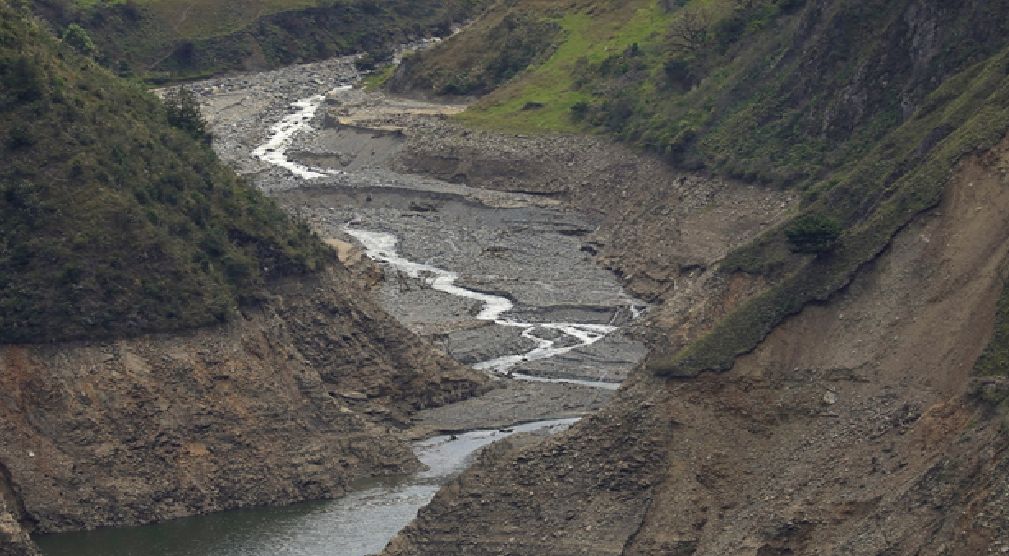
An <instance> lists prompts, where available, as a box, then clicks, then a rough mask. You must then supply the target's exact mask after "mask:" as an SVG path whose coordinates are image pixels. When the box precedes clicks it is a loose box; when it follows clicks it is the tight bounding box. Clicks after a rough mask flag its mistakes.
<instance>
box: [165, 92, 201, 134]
mask: <svg viewBox="0 0 1009 556" xmlns="http://www.w3.org/2000/svg"><path fill="white" fill-rule="evenodd" d="M164 104H165V112H166V114H167V116H168V123H169V124H171V125H172V126H174V127H177V128H179V129H181V130H182V131H185V132H186V133H188V134H189V135H191V136H192V137H193V138H194V139H196V140H198V141H203V142H204V143H208V144H209V143H210V140H211V137H210V133H208V132H207V122H206V121H205V120H204V119H203V114H201V113H200V103H199V102H198V101H197V100H196V95H194V94H193V92H192V91H190V90H189V89H186V88H184V87H177V88H175V89H169V90H168V91H167V92H166V93H165V97H164Z"/></svg>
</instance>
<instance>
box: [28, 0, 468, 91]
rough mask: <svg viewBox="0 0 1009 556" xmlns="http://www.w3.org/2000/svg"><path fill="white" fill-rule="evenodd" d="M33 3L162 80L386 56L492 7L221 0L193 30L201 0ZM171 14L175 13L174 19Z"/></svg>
mask: <svg viewBox="0 0 1009 556" xmlns="http://www.w3.org/2000/svg"><path fill="white" fill-rule="evenodd" d="M32 2H33V4H34V8H35V10H36V12H37V13H38V14H40V15H41V16H42V17H44V18H45V19H47V20H48V21H50V22H51V23H52V24H54V25H56V26H58V27H61V28H65V27H68V26H69V25H73V24H76V25H79V26H80V27H82V28H83V29H85V30H86V31H87V32H88V33H89V34H90V36H91V37H92V38H93V40H94V42H95V44H97V47H98V50H99V51H100V52H101V55H100V57H99V61H100V62H101V63H102V64H104V65H105V66H106V67H109V68H112V69H114V70H116V71H117V72H119V73H120V74H121V75H125V74H134V75H137V76H139V77H142V78H144V79H146V80H149V81H152V82H158V83H163V82H171V81H175V80H179V79H189V78H194V77H201V76H208V75H212V74H216V73H221V72H225V71H234V70H245V69H252V68H267V67H276V66H279V65H284V64H291V63H300V62H307V61H311V60H319V59H324V58H328V57H332V56H338V55H348V54H353V53H357V52H362V51H368V52H375V53H379V52H382V51H384V50H387V49H388V48H389V47H391V46H396V45H399V44H401V43H403V42H407V41H409V40H413V39H417V38H421V37H429V36H445V35H447V34H449V33H450V32H451V26H452V24H453V23H456V22H460V21H463V20H465V19H467V18H470V17H472V16H473V15H475V14H476V13H477V11H478V10H479V9H480V8H481V7H482V6H483V5H485V4H486V0H437V1H417V0H391V1H383V2H378V1H375V0H320V1H319V2H317V3H315V5H311V4H313V3H312V2H296V3H295V5H292V7H291V8H290V9H283V8H279V10H280V11H273V12H270V13H267V14H266V15H263V16H260V17H255V18H250V17H248V9H249V8H248V7H247V6H246V5H245V3H243V2H241V1H240V0H219V1H218V2H217V4H215V5H214V6H213V10H212V11H214V12H215V13H224V14H226V15H225V16H223V17H221V18H220V22H219V24H218V25H217V26H216V29H215V26H214V25H212V24H209V25H208V24H206V22H201V24H199V25H193V28H192V29H190V28H188V27H187V25H191V24H192V20H193V18H195V17H197V16H196V14H198V13H200V12H201V11H203V10H206V9H207V7H205V6H202V5H200V4H199V2H197V3H196V4H193V5H191V6H188V7H185V6H184V5H183V4H180V7H179V9H178V10H174V11H173V10H172V9H170V7H169V8H164V7H163V8H161V9H155V8H157V6H152V5H151V4H154V3H156V2H135V1H133V0H127V1H126V2H97V3H94V4H87V5H85V4H83V3H80V2H78V1H76V0H32ZM165 3H170V0H165ZM183 7H185V10H186V11H191V12H192V13H193V17H192V18H189V19H185V18H183V20H181V22H180V20H178V19H177V18H176V17H177V12H178V11H180V10H182V9H183ZM168 14H174V15H173V16H172V17H171V19H167V17H168ZM228 14H230V15H228ZM166 19H167V20H166ZM375 61H376V62H379V61H380V60H375ZM365 63H367V61H366V62H365Z"/></svg>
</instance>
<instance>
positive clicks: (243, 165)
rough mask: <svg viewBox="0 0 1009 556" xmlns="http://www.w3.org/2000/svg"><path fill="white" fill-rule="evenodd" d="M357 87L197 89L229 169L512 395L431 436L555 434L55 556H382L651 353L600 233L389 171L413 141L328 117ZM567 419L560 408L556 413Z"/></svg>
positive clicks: (79, 544)
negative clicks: (485, 457)
mask: <svg viewBox="0 0 1009 556" xmlns="http://www.w3.org/2000/svg"><path fill="white" fill-rule="evenodd" d="M353 77H354V75H353V66H352V64H350V63H349V62H348V61H346V60H343V61H330V62H325V63H322V64H315V65H310V66H302V67H294V68H284V69H282V70H278V71H275V72H266V73H262V74H255V75H245V76H239V77H235V78H228V79H220V80H214V81H208V82H204V83H197V84H194V85H193V86H192V87H193V89H194V90H195V91H196V92H197V93H198V94H200V95H201V97H202V98H203V99H204V104H205V112H206V114H207V115H208V116H209V119H210V122H211V124H212V130H213V132H214V134H215V148H216V149H217V150H218V152H219V153H220V155H221V156H222V158H224V159H225V160H226V161H228V162H229V163H230V164H231V165H232V166H233V167H235V168H236V169H237V170H238V171H239V172H240V173H242V174H244V175H245V176H246V177H247V178H248V179H249V180H250V181H251V182H252V183H254V184H255V185H256V186H258V187H260V188H261V189H263V190H264V191H267V192H270V193H272V194H274V195H275V196H277V197H278V198H279V200H280V201H281V202H282V203H283V204H284V205H286V206H287V207H289V208H291V209H292V210H294V211H296V212H297V213H299V214H300V215H301V217H302V218H304V219H306V220H308V221H309V222H310V223H311V224H312V226H313V227H314V228H315V229H316V230H317V231H318V232H319V233H320V235H322V236H323V237H324V238H327V239H338V240H343V241H353V242H356V243H357V244H358V245H359V246H360V248H361V249H363V250H364V252H365V254H367V255H368V256H369V257H371V258H373V259H374V260H375V261H377V262H379V263H381V265H382V266H383V268H384V270H385V273H386V280H385V281H384V283H383V285H382V287H381V290H380V292H379V295H380V301H381V302H382V304H383V306H384V308H385V309H386V310H387V311H388V312H390V313H391V314H392V315H394V316H396V317H397V318H398V319H399V320H400V321H401V322H403V323H404V324H405V325H406V326H408V327H410V328H411V329H413V330H414V331H415V332H417V333H418V334H421V335H424V336H427V337H428V338H430V339H431V340H432V341H433V342H434V343H435V344H436V345H439V346H441V347H442V348H443V349H444V350H445V351H446V352H448V353H450V354H451V355H453V356H454V357H456V358H457V359H459V360H460V361H462V362H463V363H466V364H469V365H472V366H473V367H474V368H477V369H482V370H484V371H485V372H488V373H490V374H491V375H493V376H495V377H498V378H500V379H501V381H502V383H503V384H504V385H505V388H501V389H498V390H495V391H494V392H492V393H491V394H489V395H488V396H487V398H488V400H489V401H487V402H483V405H481V400H468V401H466V402H464V403H462V404H458V405H459V406H465V407H466V409H464V410H461V411H455V412H454V414H452V415H449V416H447V417H446V416H445V415H441V414H438V415H436V416H435V417H432V416H431V415H424V416H418V420H424V421H427V423H426V424H427V425H428V426H429V427H432V428H434V429H439V428H440V429H442V430H459V429H470V428H477V427H479V426H492V425H481V423H485V422H496V423H514V422H524V421H527V420H534V419H538V421H536V422H533V423H531V424H524V425H521V426H516V427H514V428H511V427H510V426H509V427H508V428H507V429H503V430H502V429H491V430H484V431H476V432H469V433H465V434H459V435H458V436H439V437H434V438H430V439H428V440H425V441H421V442H418V443H416V444H415V445H414V448H415V451H416V453H417V456H418V458H419V459H420V460H421V461H422V462H423V463H425V464H426V465H428V466H429V469H428V470H427V471H422V472H420V473H418V474H416V475H414V476H412V477H406V478H402V479H400V480H398V481H392V482H383V483H375V482H373V483H370V484H361V485H356V487H357V488H355V490H354V491H353V492H352V493H351V494H349V495H347V496H345V497H343V498H341V499H339V500H333V501H326V502H315V503H308V504H299V505H294V506H291V507H286V508H263V509H254V510H245V511H235V512H224V513H219V514H213V515H208V516H199V517H193V518H188V519H181V520H176V521H172V522H168V523H163V524H156V525H151V526H145V527H136V528H120V529H108V530H101V531H95V532H85V533H74V534H67V535H56V536H50V537H44V538H40V539H39V544H40V546H41V547H42V549H43V552H44V553H45V554H47V555H49V556H69V555H75V556H99V555H101V556H128V555H138V556H139V555H144V556H158V555H164V556H233V555H234V556H238V555H243V556H246V555H249V556H259V555H264V556H265V555H268V554H269V555H297V556H316V555H337V556H363V555H365V554H372V553H375V552H379V551H380V550H381V549H382V548H383V547H384V545H385V544H386V543H387V542H388V541H389V539H391V538H392V537H393V536H394V535H395V533H396V532H397V531H398V530H399V529H400V528H402V527H403V526H404V525H406V524H407V523H408V522H409V521H410V520H411V519H412V518H413V517H414V516H415V515H416V512H417V510H418V509H419V508H420V507H422V506H423V505H425V504H426V503H427V502H428V501H429V500H430V498H431V497H432V496H433V495H434V493H435V492H436V491H437V489H438V488H439V486H440V485H442V484H444V483H445V482H446V481H447V480H448V479H449V478H450V477H451V476H453V475H454V474H456V473H458V472H459V471H461V470H462V469H464V468H465V467H466V465H467V462H468V461H469V459H470V458H471V456H472V454H473V452H474V451H475V450H477V449H479V448H480V447H482V446H485V445H487V444H489V443H491V442H493V441H495V440H497V439H500V438H502V437H504V436H506V435H508V434H511V433H512V432H529V431H537V432H539V433H541V434H552V433H554V432H557V431H559V430H562V429H564V428H567V427H568V426H570V425H571V424H572V423H574V422H575V421H576V420H577V419H561V420H557V419H548V420H543V419H545V418H546V417H547V416H550V417H559V416H562V415H563V416H567V415H572V414H575V415H576V414H579V408H582V410H587V409H589V408H590V407H596V404H598V403H599V401H600V400H601V399H605V396H607V395H609V393H610V390H612V389H614V388H616V387H617V386H618V385H619V382H620V381H621V380H622V379H623V378H624V377H625V376H626V374H627V372H628V371H629V370H630V369H631V368H632V367H633V366H634V365H635V363H636V362H637V361H638V360H640V358H641V357H643V355H644V353H645V349H644V347H643V346H642V345H641V344H639V343H638V342H636V341H635V340H633V339H632V338H631V337H629V336H628V335H627V334H626V333H625V329H626V325H627V324H628V323H630V322H631V321H632V320H633V319H634V318H635V317H636V316H637V315H639V314H640V312H641V311H642V310H643V309H644V306H643V304H641V303H640V302H639V301H637V300H635V299H633V298H631V297H629V296H628V295H626V294H625V293H624V292H623V291H622V289H621V287H620V284H619V282H618V280H617V279H616V277H615V276H613V275H612V274H611V273H609V272H607V271H605V270H603V269H601V268H599V267H598V266H597V265H596V264H595V263H594V262H593V261H592V259H591V257H590V256H589V255H588V254H587V253H586V251H585V250H583V249H582V246H583V241H584V237H585V236H586V235H588V234H590V233H591V231H592V230H593V229H594V228H595V226H596V225H597V223H596V222H594V221H593V220H592V219H591V218H589V217H587V216H585V215H580V214H577V213H573V212H570V211H567V210H565V209H563V208H562V207H560V206H559V204H558V203H556V202H551V201H549V200H544V199H540V198H536V197H533V196H526V195H521V194H510V193H500V192H487V191H482V190H476V189H472V188H469V187H466V186H465V185H461V184H450V183H445V182H438V181H435V180H430V179H424V178H421V177H418V176H411V175H403V174H399V173H396V172H394V171H392V170H391V169H390V168H389V164H387V162H388V161H389V160H392V159H393V158H394V157H395V152H396V149H397V148H399V147H400V146H401V145H399V144H398V141H400V139H396V138H395V137H392V138H390V137H388V136H382V137H380V136H379V135H377V134H372V133H370V132H368V131H364V132H352V131H351V132H347V131H346V130H337V131H334V130H333V129H327V127H326V123H325V122H326V116H325V114H326V112H327V111H330V110H334V107H338V106H340V105H341V104H342V103H343V102H344V100H345V98H344V97H343V96H342V95H360V94H362V93H359V92H357V91H350V90H348V89H347V88H346V86H345V84H346V83H347V82H348V81H349V80H351V79H352V78H353ZM355 133H356V134H355ZM513 385H514V387H513ZM530 389H532V390H530ZM502 392H503V393H502ZM557 399H561V400H562V401H561V402H556V400H557ZM569 399H574V400H579V399H580V400H581V401H580V402H578V403H568V401H567V400H569ZM490 400H492V401H490ZM524 400H531V401H529V402H525V401H524ZM551 402H552V403H554V404H555V405H556V407H546V406H547V405H548V404H549V403H551ZM488 403H492V404H493V405H494V406H495V407H490V406H489V405H488ZM524 403H528V404H531V405H529V406H523V404H524ZM537 404H542V405H543V407H534V405H537ZM498 405H508V407H509V409H508V411H507V412H502V413H501V414H502V415H507V416H508V417H507V418H506V419H507V420H502V419H501V418H500V417H498V418H497V420H494V419H490V420H489V421H488V420H487V418H486V417H487V414H492V413H494V410H495V409H500V408H498V407H497V406H498ZM444 409H445V408H441V409H439V410H434V411H435V412H437V411H442V410H444ZM449 413H452V409H451V408H449ZM481 418H483V420H481ZM432 421H433V422H434V423H436V424H435V425H431V422H432Z"/></svg>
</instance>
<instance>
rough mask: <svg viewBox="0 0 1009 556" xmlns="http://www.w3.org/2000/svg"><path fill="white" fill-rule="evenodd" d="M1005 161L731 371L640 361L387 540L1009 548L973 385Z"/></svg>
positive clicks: (994, 280)
mask: <svg viewBox="0 0 1009 556" xmlns="http://www.w3.org/2000/svg"><path fill="white" fill-rule="evenodd" d="M1007 165H1009V149H1007V146H1006V144H1003V145H1001V146H1000V147H998V148H996V149H994V150H992V151H990V152H988V153H986V154H984V155H981V156H975V157H971V158H969V159H967V160H965V161H964V162H963V163H962V164H961V165H960V166H959V168H958V169H957V171H956V172H955V173H954V176H953V178H952V180H951V182H950V184H949V186H948V188H947V192H946V194H945V196H944V200H943V202H942V204H941V205H940V206H939V207H937V209H935V210H934V211H931V212H929V213H927V214H925V215H922V216H921V217H919V218H917V219H916V220H914V221H913V222H912V223H911V224H909V225H908V226H907V228H906V229H905V230H904V231H903V232H901V233H900V234H899V235H898V236H897V238H895V240H894V242H893V244H892V246H891V247H890V248H889V249H888V250H887V251H886V252H885V253H884V254H882V255H881V256H880V257H879V258H877V259H876V260H875V261H873V262H872V263H871V264H870V265H867V266H866V267H865V268H863V269H862V271H860V272H859V274H858V276H857V277H856V279H855V280H854V281H853V283H852V284H851V285H850V286H849V287H848V288H847V289H845V290H844V291H842V292H840V293H838V294H837V295H836V296H835V297H834V298H832V299H831V300H830V302H829V303H826V304H823V305H817V306H810V307H807V308H806V309H804V310H803V311H802V312H801V313H799V314H798V315H796V316H794V317H792V318H790V319H788V320H786V321H785V322H784V323H783V324H782V325H780V326H779V327H778V328H777V329H776V330H775V331H774V332H772V334H771V335H770V336H769V337H768V338H767V339H766V340H764V341H763V342H762V343H761V344H760V345H759V346H758V347H757V348H756V349H755V350H754V352H753V353H751V354H747V355H744V356H742V357H740V358H738V359H737V361H736V364H735V366H734V367H733V369H732V370H731V371H728V372H725V373H704V374H701V375H700V376H698V377H695V378H691V379H680V380H668V379H660V378H656V377H655V376H652V375H651V374H650V373H639V374H638V375H636V376H634V377H633V378H632V379H631V384H629V385H628V386H627V387H625V388H624V389H623V390H622V391H621V392H620V393H619V394H618V396H617V398H616V399H615V401H614V402H613V403H612V404H611V405H610V406H609V407H607V408H606V409H605V410H604V411H602V412H601V413H600V414H598V415H596V416H594V417H592V418H589V419H586V420H584V421H583V422H581V423H579V424H578V425H577V426H576V427H574V428H573V429H572V430H571V431H569V432H568V433H566V434H564V435H562V436H559V437H556V438H554V439H551V440H549V441H547V442H545V443H544V444H542V445H539V446H533V447H527V448H524V449H516V450H510V451H509V450H504V449H501V450H499V451H497V452H492V453H489V454H488V455H487V456H486V457H485V458H484V459H483V460H482V461H481V462H480V463H479V464H478V465H476V466H475V467H473V468H472V469H470V470H469V471H467V473H465V474H464V475H463V476H462V477H461V478H460V479H459V480H458V481H456V482H455V483H453V484H451V485H449V486H448V487H446V488H444V489H443V490H442V491H441V492H440V493H439V494H438V496H437V497H436V498H435V500H434V501H433V502H432V504H431V505H430V506H429V507H427V508H425V509H424V510H422V511H421V512H420V514H419V516H418V519H417V520H416V521H415V522H414V524H412V525H411V526H410V527H408V528H407V529H406V530H404V531H403V532H402V533H401V534H400V536H399V537H398V538H397V539H395V540H394V541H393V543H392V544H391V545H390V546H389V548H388V549H387V551H386V553H387V554H390V555H396V556H404V555H422V554H424V555H426V554H439V555H445V554H467V555H484V554H487V555H490V554H551V555H568V554H570V555H575V554H591V555H604V554H605V555H616V554H621V555H659V554H662V555H668V554H697V555H702V554H703V555H708V554H710V555H720V554H752V555H761V556H763V555H771V554H881V553H882V554H986V553H992V554H997V553H1000V551H1004V550H1005V549H1007V548H1009V545H1006V543H1005V538H1006V534H1007V531H1009V528H1007V525H1009V508H1007V507H1006V504H1005V493H1006V492H1007V490H1006V488H1007V483H1006V478H1005V477H1006V475H1005V473H1004V472H1003V471H1002V470H1003V469H1004V468H1005V466H1006V461H1007V457H1009V456H1007V444H1006V441H1005V435H1004V432H1003V431H1002V426H1001V425H1000V423H999V419H998V418H994V419H993V418H991V410H990V408H988V407H987V406H986V405H985V404H984V403H977V402H976V401H975V400H974V399H973V398H972V397H971V395H970V393H969V389H968V385H969V384H970V383H971V377H970V373H971V369H972V367H973V365H974V361H975V360H976V359H977V357H978V354H979V353H980V352H981V350H982V349H983V348H984V346H985V344H986V342H987V339H988V338H989V337H990V334H991V327H992V321H993V319H994V312H995V306H996V303H995V301H996V300H997V298H998V296H999V294H1000V292H1001V288H1002V283H1003V276H1004V274H1003V269H1004V268H1005V265H1006V263H1007V262H1009V235H1007V230H1009V223H1007V222H1006V217H1005V214H1007V210H1009V195H1007V193H1006V192H1007V191H1009V189H1007V188H1006V185H1007V181H1006V180H1007V178H1006V174H1005V171H1004V169H1005V168H1006V167H1007ZM682 295H684V296H687V295H690V292H689V291H684V292H682ZM676 297H677V294H676V293H675V291H673V292H671V293H670V294H668V300H669V301H668V303H670V304H676V303H677V299H676ZM706 297H707V298H708V301H706V303H707V304H708V305H709V306H715V305H718V304H719V303H725V304H731V303H732V300H731V299H730V298H729V297H730V296H724V295H723V296H719V295H718V294H717V292H709V293H708V295H707V296H706ZM670 317H672V315H670ZM683 318H684V322H686V319H688V318H690V317H689V315H688V314H685V315H684V317H683ZM670 324H672V321H670ZM678 330H681V331H683V341H688V340H690V339H691V338H692V337H696V335H697V334H698V333H699V331H697V330H695V329H692V328H690V327H686V326H684V327H680V328H678Z"/></svg>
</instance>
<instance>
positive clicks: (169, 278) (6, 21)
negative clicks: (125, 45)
mask: <svg viewBox="0 0 1009 556" xmlns="http://www.w3.org/2000/svg"><path fill="white" fill-rule="evenodd" d="M0 72H3V74H4V76H5V78H4V79H3V80H2V81H0V138H4V139H5V141H4V142H3V143H2V144H0V156H2V157H3V159H4V164H3V165H0V342H43V341H57V340H70V339H79V338H99V337H112V336H123V335H132V334H138V333H143V332H151V331H164V330H178V329H186V328H192V327H196V326H203V325H208V324H213V323H217V322H221V321H222V320H225V319H227V318H228V317H229V316H230V315H233V314H234V313H235V312H236V309H237V307H238V306H239V304H240V303H254V302H255V301H256V300H257V299H259V298H261V296H262V295H263V294H264V292H265V289H264V287H265V285H266V284H267V282H268V281H269V280H272V279H277V278H280V277H283V276H289V275H297V274H301V273H307V272H312V271H314V270H315V269H317V268H320V267H321V266H323V265H325V264H327V262H328V261H329V260H331V254H330V251H329V250H328V249H326V248H325V246H323V245H322V244H321V243H320V242H319V241H318V239H317V238H315V237H314V235H313V234H312V233H311V232H310V231H309V230H308V228H307V227H306V226H304V225H297V224H294V223H292V222H291V221H290V219H289V218H288V217H287V216H286V215H285V214H284V213H283V211H281V210H280V209H279V208H278V207H277V206H276V205H275V204H274V203H273V202H272V201H270V200H269V199H267V198H265V197H263V196H262V195H261V194H260V193H258V192H256V191H253V190H252V189H250V188H249V187H247V186H245V185H244V184H242V183H240V182H239V180H238V178H237V177H236V176H235V174H234V173H233V172H232V171H230V170H229V169H227V168H226V167H224V166H223V165H222V164H221V163H220V162H219V161H218V159H217V158H216V156H215V155H214V153H213V152H212V151H211V150H210V148H209V147H208V146H207V145H206V144H204V143H202V142H200V141H196V140H194V138H193V135H192V134H191V133H190V131H192V130H191V129H187V130H183V129H180V128H178V127H173V126H172V125H169V124H168V120H169V118H170V116H169V110H167V109H166V107H165V106H164V105H163V104H162V103H161V101H159V100H158V99H157V97H155V96H153V95H152V94H150V93H148V92H146V91H145V90H144V89H143V88H141V87H139V86H137V85H135V84H132V83H128V82H125V81H122V80H120V79H118V78H117V77H115V76H113V75H111V74H109V73H108V72H106V71H104V70H102V69H101V68H100V67H99V66H97V65H96V64H95V63H94V62H93V61H91V60H90V59H87V58H84V57H82V56H80V55H78V54H77V53H76V52H75V51H74V50H73V49H71V48H70V47H69V46H68V45H65V44H61V43H59V42H58V41H56V40H55V39H54V38H53V37H52V36H50V35H48V34H47V33H46V32H45V31H44V30H42V28H41V27H40V26H39V25H36V24H35V23H33V22H32V21H30V20H27V19H24V18H20V17H17V16H14V15H13V14H12V12H11V10H10V9H9V8H7V7H5V6H2V5H0ZM7 76H10V77H13V78H12V79H7V78H6V77H7ZM182 127H185V126H182Z"/></svg>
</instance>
